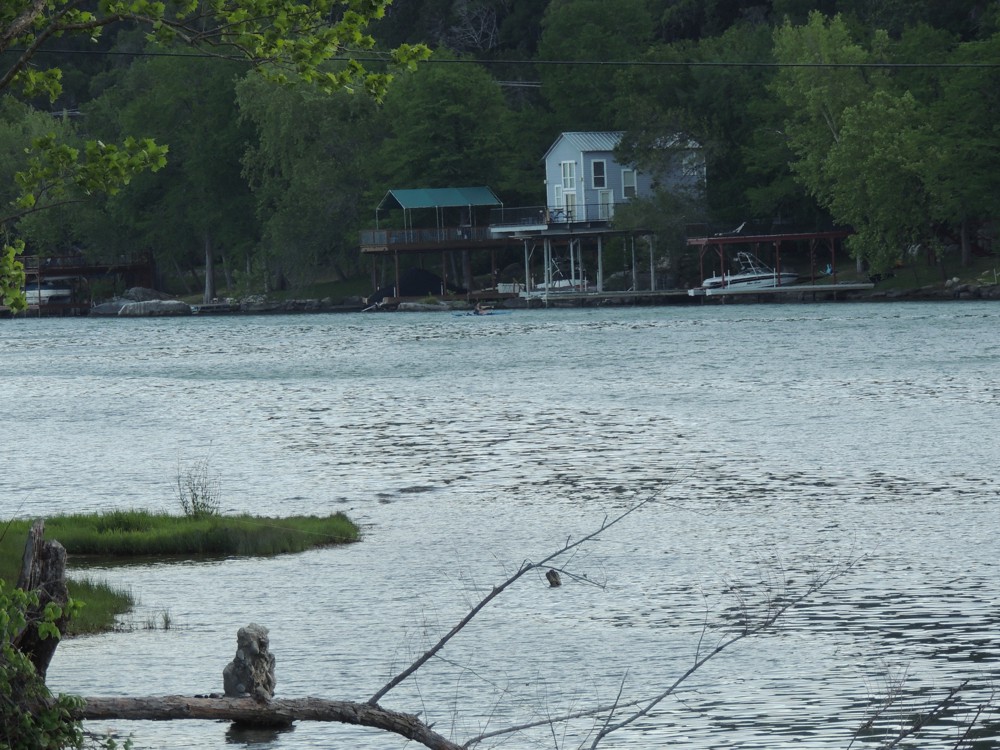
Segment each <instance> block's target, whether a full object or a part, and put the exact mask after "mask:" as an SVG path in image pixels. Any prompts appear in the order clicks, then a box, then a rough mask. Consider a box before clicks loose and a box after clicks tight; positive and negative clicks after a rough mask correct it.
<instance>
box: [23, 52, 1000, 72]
mask: <svg viewBox="0 0 1000 750" xmlns="http://www.w3.org/2000/svg"><path fill="white" fill-rule="evenodd" d="M8 51H10V52H23V50H16V49H10V50H8ZM366 52H367V51H366ZM44 53H47V54H53V55H56V54H58V55H104V56H108V57H190V58H192V59H208V58H210V59H218V58H220V57H222V58H226V59H231V60H243V61H246V60H245V58H240V57H226V56H225V55H218V54H211V53H208V52H148V51H140V52H126V51H121V50H85V49H79V50H77V49H40V50H38V52H37V54H44ZM347 54H348V55H350V51H348V52H347ZM350 59H351V60H356V61H357V62H360V63H376V62H379V63H382V62H388V59H389V58H388V55H386V56H374V57H373V56H371V53H370V52H367V54H366V55H365V56H361V55H359V56H351V57H350ZM337 61H338V60H337V58H333V59H331V62H337ZM247 62H249V61H247ZM343 62H347V58H345V59H344V60H343ZM420 64H421V65H455V64H458V65H470V64H471V65H509V66H514V67H518V66H539V67H551V66H566V67H591V66H592V67H609V68H875V69H907V68H944V69H947V68H956V69H960V68H986V69H990V68H1000V62H958V63H948V62H856V63H851V62H753V61H726V60H485V59H481V58H453V59H442V58H433V57H432V58H429V59H427V60H424V61H422V62H421V63H420Z"/></svg>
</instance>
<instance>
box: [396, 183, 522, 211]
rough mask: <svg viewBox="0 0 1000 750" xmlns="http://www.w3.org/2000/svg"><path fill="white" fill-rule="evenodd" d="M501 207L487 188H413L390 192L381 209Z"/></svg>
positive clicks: (499, 202) (498, 200)
mask: <svg viewBox="0 0 1000 750" xmlns="http://www.w3.org/2000/svg"><path fill="white" fill-rule="evenodd" d="M501 205H503V204H502V203H501V201H500V199H499V198H497V197H496V196H495V195H494V194H493V191H492V190H490V189H489V188H488V187H462V188H413V189H407V190H390V191H389V192H388V193H386V194H385V197H384V198H383V199H382V202H381V203H379V204H378V207H379V208H380V209H381V208H402V209H403V210H404V211H405V210H408V209H411V208H453V207H460V206H501Z"/></svg>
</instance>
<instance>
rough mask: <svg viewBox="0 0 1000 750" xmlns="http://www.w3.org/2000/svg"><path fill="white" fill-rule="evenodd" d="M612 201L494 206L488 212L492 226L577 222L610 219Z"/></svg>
mask: <svg viewBox="0 0 1000 750" xmlns="http://www.w3.org/2000/svg"><path fill="white" fill-rule="evenodd" d="M614 214H615V204H613V203H583V204H580V205H577V206H573V207H572V208H566V207H563V206H526V207H524V208H494V209H493V210H492V211H491V212H490V226H492V227H522V226H551V225H553V224H574V223H579V222H602V221H611V217H612V216H614Z"/></svg>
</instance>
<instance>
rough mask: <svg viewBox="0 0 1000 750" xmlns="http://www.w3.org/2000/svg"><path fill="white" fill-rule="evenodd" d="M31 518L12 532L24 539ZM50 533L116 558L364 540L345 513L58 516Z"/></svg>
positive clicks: (263, 551)
mask: <svg viewBox="0 0 1000 750" xmlns="http://www.w3.org/2000/svg"><path fill="white" fill-rule="evenodd" d="M28 525H29V524H28V522H23V524H20V526H19V525H18V524H15V525H13V526H12V528H11V530H10V532H9V533H11V532H12V533H14V535H15V536H18V537H20V538H21V539H22V540H23V539H24V538H25V535H26V534H27V530H28ZM45 535H46V537H48V538H49V539H58V540H59V541H60V542H61V543H62V545H63V546H64V547H65V548H66V551H67V552H68V553H69V554H70V555H71V556H72V555H93V556H98V557H112V558H133V557H134V558H145V557H172V556H191V555H194V556H205V557H228V556H232V555H240V556H247V555H279V554H285V553H289V552H302V551H304V550H307V549H312V548H314V547H323V546H327V545H330V544H346V543H348V542H356V541H357V540H358V527H357V526H355V525H354V524H353V523H352V522H351V520H350V519H348V518H347V516H345V515H344V514H343V513H337V514H335V515H332V516H324V517H318V516H295V517H292V518H264V517H260V516H249V515H243V516H221V515H198V516H174V515H167V514H162V513H150V512H148V511H144V510H126V511H112V512H108V513H98V514H78V515H69V516H54V517H52V518H49V519H47V520H46V521H45Z"/></svg>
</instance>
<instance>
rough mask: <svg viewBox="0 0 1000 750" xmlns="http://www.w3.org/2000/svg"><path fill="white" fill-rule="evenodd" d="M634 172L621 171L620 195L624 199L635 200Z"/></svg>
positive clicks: (630, 170) (631, 170) (628, 170)
mask: <svg viewBox="0 0 1000 750" xmlns="http://www.w3.org/2000/svg"><path fill="white" fill-rule="evenodd" d="M635 194H636V190H635V170H634V169H623V170H622V195H624V196H625V197H626V198H635Z"/></svg>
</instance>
